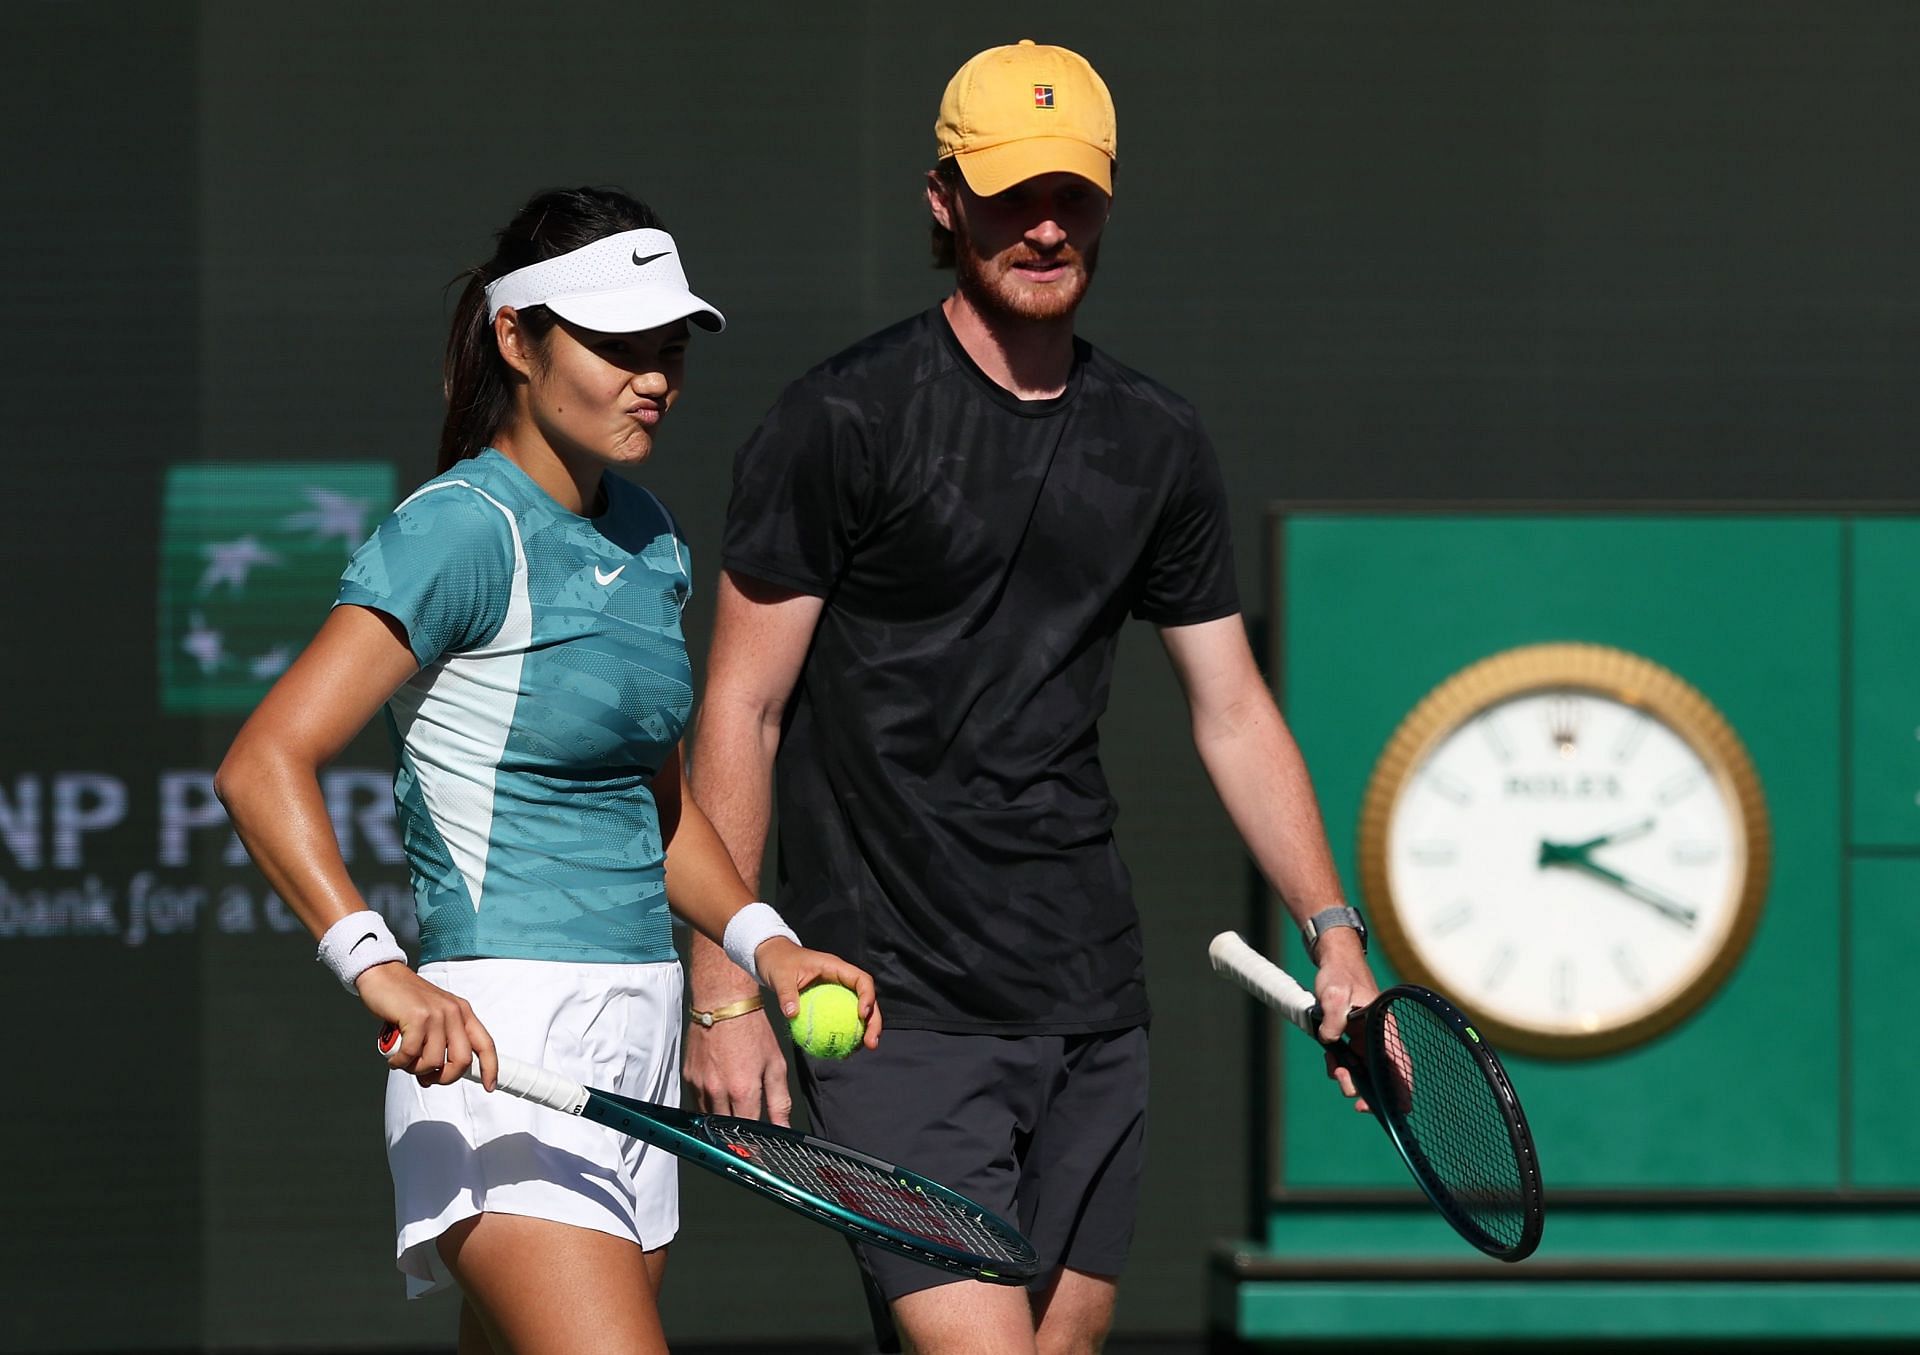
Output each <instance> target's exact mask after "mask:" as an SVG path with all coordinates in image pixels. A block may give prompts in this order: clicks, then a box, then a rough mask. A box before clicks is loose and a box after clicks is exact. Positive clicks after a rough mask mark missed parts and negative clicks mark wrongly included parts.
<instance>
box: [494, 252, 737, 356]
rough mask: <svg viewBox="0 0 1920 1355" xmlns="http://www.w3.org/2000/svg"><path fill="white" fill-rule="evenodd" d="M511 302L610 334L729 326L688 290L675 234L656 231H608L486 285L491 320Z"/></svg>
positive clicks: (718, 329)
mask: <svg viewBox="0 0 1920 1355" xmlns="http://www.w3.org/2000/svg"><path fill="white" fill-rule="evenodd" d="M508 306H511V307H513V308H514V309H515V310H524V309H525V308H526V307H528V306H545V307H547V308H548V309H549V310H551V311H552V312H553V313H554V314H556V315H558V316H560V317H561V318H562V319H564V320H571V321H573V323H574V324H576V325H584V326H585V327H586V328H588V329H593V330H599V331H601V332H602V333H606V334H628V333H632V332H633V331H635V330H641V329H658V328H659V327H660V326H661V325H665V324H670V323H672V322H673V321H675V320H681V319H685V320H691V321H692V322H693V323H694V324H696V325H698V326H700V328H702V329H706V330H712V331H714V332H715V333H718V332H719V331H720V330H723V329H725V328H726V327H727V320H726V317H725V316H723V315H722V314H720V312H719V311H717V310H715V309H714V308H713V307H712V306H709V305H708V304H707V303H706V302H704V301H702V300H701V299H700V298H699V297H697V296H695V295H694V294H693V293H692V291H690V290H689V289H688V287H687V274H686V270H685V269H683V268H682V267H681V266H680V251H679V250H678V249H676V248H675V247H674V243H673V237H672V236H671V235H668V234H667V233H666V232H665V231H656V230H641V231H622V232H621V233H620V234H618V235H609V236H607V237H606V238H605V239H603V240H595V241H594V242H593V243H592V244H590V245H582V246H581V247H580V248H579V249H576V250H574V251H573V252H572V253H570V254H561V255H558V256H556V257H554V258H551V259H543V260H542V261H541V262H539V263H536V264H529V265H527V266H526V267H525V268H516V269H514V271H513V272H511V273H509V274H507V275H506V276H505V277H503V278H499V279H496V280H495V281H493V282H490V283H488V284H487V320H488V322H489V323H491V322H492V321H494V320H497V319H499V317H500V312H501V310H503V309H504V308H505V307H508Z"/></svg>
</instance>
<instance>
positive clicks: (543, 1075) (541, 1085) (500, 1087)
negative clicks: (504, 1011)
mask: <svg viewBox="0 0 1920 1355" xmlns="http://www.w3.org/2000/svg"><path fill="white" fill-rule="evenodd" d="M499 1058H500V1071H499V1073H498V1075H497V1076H496V1077H495V1078H494V1080H493V1086H494V1090H495V1091H503V1092H506V1093H507V1094H508V1095H509V1096H518V1097H520V1098H521V1099H522V1100H526V1101H533V1102H536V1103H538V1104H540V1105H543V1106H549V1107H551V1108H552V1109H554V1110H558V1111H564V1112H565V1113H566V1114H568V1115H578V1114H579V1113H580V1111H581V1110H582V1108H584V1107H585V1106H586V1104H587V1089H586V1088H585V1087H583V1086H581V1085H580V1084H579V1083H578V1082H575V1081H574V1080H573V1079H572V1078H570V1077H562V1076H560V1074H558V1073H550V1072H548V1071H547V1070H546V1069H545V1068H539V1067H536V1066H535V1065H533V1064H531V1063H522V1062H521V1061H520V1060H519V1059H511V1058H508V1057H507V1056H506V1055H505V1054H502V1055H500V1056H499ZM466 1077H467V1080H468V1081H469V1082H478V1081H479V1080H480V1060H478V1059H475V1060H474V1061H473V1062H472V1063H470V1064H468V1065H467V1072H466Z"/></svg>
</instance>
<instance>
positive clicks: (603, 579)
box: [593, 565, 627, 585]
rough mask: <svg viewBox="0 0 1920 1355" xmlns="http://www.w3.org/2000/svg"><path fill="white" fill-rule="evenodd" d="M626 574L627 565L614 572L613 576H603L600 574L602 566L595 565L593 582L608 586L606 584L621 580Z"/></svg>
mask: <svg viewBox="0 0 1920 1355" xmlns="http://www.w3.org/2000/svg"><path fill="white" fill-rule="evenodd" d="M626 572H627V567H626V566H625V565H621V566H620V568H618V569H616V570H614V571H613V573H611V574H602V573H601V572H600V566H599V565H595V566H594V567H593V581H594V582H595V583H597V584H601V585H606V584H609V583H612V582H613V581H614V580H615V579H617V578H619V577H620V576H621V575H622V574H624V573H626Z"/></svg>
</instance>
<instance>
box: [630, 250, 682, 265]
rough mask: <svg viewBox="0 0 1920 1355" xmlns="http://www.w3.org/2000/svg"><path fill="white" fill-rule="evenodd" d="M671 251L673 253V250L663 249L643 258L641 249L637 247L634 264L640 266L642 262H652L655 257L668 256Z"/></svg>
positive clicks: (634, 252)
mask: <svg viewBox="0 0 1920 1355" xmlns="http://www.w3.org/2000/svg"><path fill="white" fill-rule="evenodd" d="M671 253H673V251H672V250H670V249H663V250H661V251H660V252H659V253H658V254H649V255H647V256H646V257H645V258H642V257H641V256H640V251H639V250H637V249H636V250H634V251H633V262H634V266H635V267H638V266H639V265H641V264H646V263H652V262H653V261H654V260H655V259H664V258H666V257H667V255H669V254H671Z"/></svg>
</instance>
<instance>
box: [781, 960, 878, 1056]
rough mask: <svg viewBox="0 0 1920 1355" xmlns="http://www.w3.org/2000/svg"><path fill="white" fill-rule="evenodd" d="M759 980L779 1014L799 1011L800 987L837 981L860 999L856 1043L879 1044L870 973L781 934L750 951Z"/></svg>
mask: <svg viewBox="0 0 1920 1355" xmlns="http://www.w3.org/2000/svg"><path fill="white" fill-rule="evenodd" d="M753 963H754V965H755V966H756V967H757V968H758V969H759V970H760V978H761V981H762V982H764V983H765V984H766V985H767V987H769V988H771V989H773V993H774V997H775V999H776V1000H777V1001H778V1002H779V1004H780V1011H781V1013H782V1014H783V1015H785V1016H787V1017H788V1018H791V1017H792V1016H793V1015H794V1014H795V1013H796V1012H798V1011H799V1010H800V990H801V989H802V988H805V987H807V986H808V985H810V984H815V983H837V984H840V985H841V986H842V987H845V988H851V989H853V991H854V994H855V995H856V996H857V997H859V999H860V1019H861V1020H862V1021H863V1022H865V1023H866V1034H865V1035H864V1036H862V1037H861V1040H860V1043H861V1044H863V1045H865V1046H866V1047H867V1048H868V1049H876V1048H878V1047H879V1044H880V1003H879V1002H878V1001H877V1000H876V999H875V997H874V995H873V975H871V974H869V973H867V971H866V970H864V969H860V968H858V967H857V966H854V965H850V964H848V963H847V962H846V961H845V960H843V959H841V958H840V957H839V956H838V955H833V954H829V953H828V952H826V951H824V950H808V949H807V948H806V947H805V946H796V945H795V944H794V943H793V942H791V941H789V940H787V938H786V937H784V936H774V937H769V938H768V939H767V940H765V941H762V942H761V943H760V948H759V949H758V950H756V951H754V953H753Z"/></svg>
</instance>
